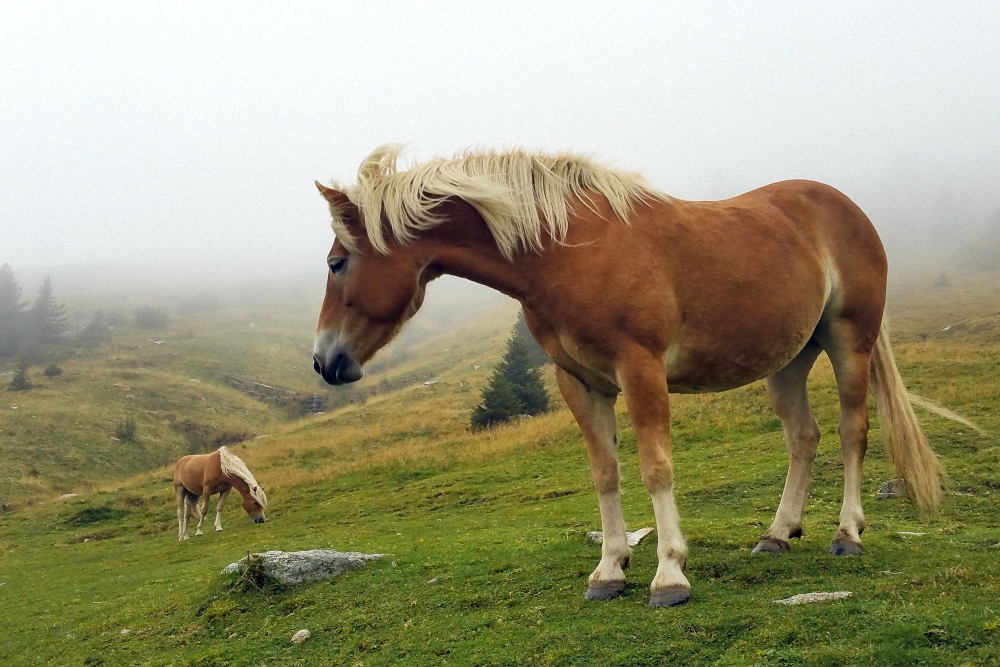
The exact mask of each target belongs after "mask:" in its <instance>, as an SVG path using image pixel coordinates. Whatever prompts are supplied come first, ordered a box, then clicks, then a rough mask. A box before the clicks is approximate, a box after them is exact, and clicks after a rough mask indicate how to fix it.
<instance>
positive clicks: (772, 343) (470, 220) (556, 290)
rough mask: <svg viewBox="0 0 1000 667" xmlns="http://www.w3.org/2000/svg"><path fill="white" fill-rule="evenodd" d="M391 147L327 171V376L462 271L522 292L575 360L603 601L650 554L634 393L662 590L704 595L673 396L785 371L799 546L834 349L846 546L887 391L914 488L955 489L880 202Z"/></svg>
mask: <svg viewBox="0 0 1000 667" xmlns="http://www.w3.org/2000/svg"><path fill="white" fill-rule="evenodd" d="M400 152H401V147H400V146H398V145H386V146H382V147H380V148H378V149H376V150H375V151H374V152H373V153H372V154H371V155H370V156H369V157H367V158H366V159H365V160H364V161H363V162H362V163H361V166H360V168H359V169H358V176H357V184H356V185H353V186H349V187H342V186H338V185H336V184H333V187H326V186H324V185H322V184H320V183H319V182H317V183H316V186H317V188H318V189H319V191H320V193H321V194H322V196H323V197H324V199H325V200H326V202H327V204H328V206H329V210H330V214H331V217H332V228H333V231H334V233H335V239H334V243H333V247H332V249H331V250H330V252H329V254H328V255H327V265H328V268H329V270H328V272H327V278H326V294H325V297H324V300H323V303H322V308H321V311H320V315H319V322H318V326H317V334H316V339H315V346H314V354H313V362H314V363H313V365H314V368H315V370H316V372H318V373H319V374H320V375H321V376H322V377H323V379H324V380H326V381H327V382H328V383H330V384H333V385H340V384H344V383H348V382H355V381H357V380H359V379H360V378H361V377H362V375H363V371H362V368H361V366H362V365H363V364H364V363H365V362H366V361H368V360H369V359H371V357H372V356H373V355H374V354H375V352H376V351H378V350H379V349H380V348H382V347H383V346H384V345H386V344H387V343H388V342H389V341H390V340H391V339H392V338H393V336H395V335H396V333H397V332H398V331H399V330H400V328H401V327H402V325H403V324H404V323H405V322H406V321H407V320H408V319H410V318H411V317H412V316H413V315H414V314H415V313H416V312H417V310H418V309H419V308H420V305H421V303H422V301H423V298H424V293H425V289H426V286H427V284H428V283H429V282H430V281H432V280H434V279H435V278H437V277H439V276H441V275H444V274H450V275H454V276H459V277H462V278H466V279H469V280H472V281H475V282H477V283H480V284H483V285H486V286H489V287H492V288H494V289H496V290H499V291H500V292H502V293H504V294H506V295H507V296H510V297H512V298H514V299H516V300H517V301H519V302H520V303H521V306H522V308H523V312H524V318H525V321H526V323H527V325H528V329H529V330H530V332H531V334H532V336H533V337H534V338H535V339H536V340H537V341H538V343H539V345H540V346H541V347H542V348H543V350H544V351H545V352H546V354H547V355H548V356H549V357H550V358H551V359H552V361H553V362H554V363H555V373H556V379H557V382H558V386H559V389H560V391H561V393H562V395H563V397H564V398H565V400H566V404H567V405H568V406H569V409H570V410H571V411H572V414H573V415H574V417H575V418H576V421H577V422H578V424H579V426H580V428H581V430H582V433H583V439H584V441H585V443H586V447H587V453H588V457H589V461H590V468H591V474H592V478H593V482H594V486H595V489H596V491H597V496H598V505H599V507H600V513H601V525H602V528H603V531H604V541H603V546H602V551H601V559H600V562H599V563H598V565H597V568H596V569H595V570H594V572H593V573H592V574H591V575H590V578H589V581H588V587H587V591H586V594H585V597H586V598H587V599H597V600H605V599H611V598H614V597H617V596H619V595H621V593H622V592H623V591H624V589H625V574H624V570H625V569H627V568H628V567H629V564H630V558H631V552H630V548H629V546H628V543H627V541H626V535H625V521H624V518H623V516H622V509H621V499H620V491H619V468H618V455H617V447H618V437H617V432H616V422H615V410H614V408H615V403H616V400H617V397H618V396H619V394H620V395H621V396H622V397H623V398H624V401H625V406H626V408H627V410H628V412H629V415H630V416H631V422H632V426H633V428H634V431H635V436H636V440H637V447H638V454H639V466H640V471H641V478H642V482H643V484H644V486H645V487H646V489H647V491H648V492H649V494H650V497H651V499H652V504H653V509H654V514H655V518H656V530H657V535H658V542H657V558H658V566H657V570H656V574H655V576H654V577H653V580H652V582H651V584H650V598H649V604H650V605H651V606H667V605H676V604H682V603H684V602H686V601H687V600H688V599H689V597H690V590H691V586H690V583H689V581H688V579H687V578H686V576H685V569H686V564H687V556H688V551H687V546H686V543H685V540H684V537H683V535H682V533H681V530H680V526H679V518H678V511H677V507H676V505H675V503H674V497H673V487H674V465H673V459H672V455H671V436H670V398H669V393H670V392H676V393H693V392H714V391H723V390H727V389H732V388H736V387H740V386H743V385H746V384H749V383H751V382H755V381H758V380H761V379H764V380H765V382H766V387H767V394H768V396H769V399H770V402H771V405H772V406H773V408H774V411H775V412H776V413H777V415H778V417H779V418H780V419H781V423H782V425H783V429H784V436H785V441H786V448H787V451H788V457H789V468H788V473H787V478H786V481H785V485H784V490H783V492H782V495H781V501H780V503H779V505H778V509H777V511H776V513H775V516H774V520H773V521H772V523H771V525H770V527H769V528H768V529H767V531H766V532H764V534H763V535H762V536H761V537H760V539H759V541H758V543H757V545H756V547H755V548H754V552H756V553H768V552H781V551H787V550H788V549H789V548H790V546H789V540H790V539H791V538H795V537H801V536H802V521H803V513H804V509H805V503H806V497H807V495H808V489H809V482H810V477H811V475H812V468H813V459H814V458H815V456H816V449H817V445H818V443H819V439H820V428H819V425H818V424H817V422H816V419H815V418H814V417H813V414H812V411H811V409H810V406H809V398H808V395H807V392H806V379H807V377H808V375H809V372H810V370H811V369H812V367H813V364H814V362H815V361H816V359H817V357H818V356H819V354H820V353H821V352H826V354H827V356H828V357H829V359H830V361H831V363H832V365H833V370H834V373H835V376H836V383H837V393H838V398H839V402H840V411H841V412H840V424H839V436H840V443H841V449H842V452H843V457H844V496H843V504H842V508H841V511H840V522H839V526H838V528H837V531H836V533H835V534H834V536H833V540H832V543H831V547H830V553H831V554H834V555H853V554H861V553H862V551H863V547H862V544H861V539H860V535H861V533H862V531H863V530H864V527H865V523H864V513H863V511H862V506H861V468H862V463H863V460H864V456H865V452H866V450H867V447H868V427H869V424H868V409H867V402H866V399H867V393H868V391H869V388H871V391H872V393H873V394H874V395H875V398H876V402H877V405H878V411H879V415H880V419H881V420H882V423H883V432H885V433H887V440H888V444H889V448H890V450H891V454H892V459H893V460H894V462H895V465H896V467H897V470H898V472H899V474H900V476H901V477H902V478H903V479H904V480H905V482H906V489H907V492H908V495H909V497H910V500H911V501H912V502H913V504H914V505H915V506H916V507H917V508H918V509H919V510H921V511H923V512H933V511H934V510H935V509H936V508H937V507H938V505H939V504H940V502H941V493H942V492H941V485H940V479H939V475H940V471H939V463H938V461H937V459H936V457H935V455H934V453H933V451H932V450H931V448H930V447H929V445H928V443H927V440H926V438H925V437H924V435H923V433H922V432H921V429H920V426H919V425H918V423H917V420H916V417H915V415H914V413H913V410H912V408H911V406H910V403H909V401H908V399H907V392H906V389H905V386H904V384H903V381H902V378H901V377H900V374H899V372H898V370H897V368H896V365H895V361H894V359H893V354H892V348H891V346H890V344H889V335H888V330H887V325H886V320H885V318H884V316H883V313H884V309H885V294H886V276H887V270H888V269H887V260H886V255H885V252H884V250H883V247H882V243H881V241H880V239H879V237H878V234H877V233H876V231H875V229H874V227H873V226H872V223H871V222H870V221H869V219H868V217H867V216H866V215H865V214H864V213H863V212H862V211H861V209H860V208H859V207H858V206H857V205H855V204H854V203H853V202H852V201H851V200H850V199H848V198H847V196H845V195H844V194H842V193H841V192H839V191H838V190H836V189H834V188H833V187H830V186H827V185H823V184H821V183H817V182H812V181H805V180H795V181H784V182H780V183H774V184H772V185H768V186H765V187H762V188H759V189H757V190H753V191H751V192H748V193H746V194H743V195H740V196H737V197H735V198H732V199H727V200H724V201H685V200H680V199H676V198H674V197H671V196H669V195H666V194H664V193H662V192H660V191H659V190H657V189H656V188H654V187H653V186H652V185H651V184H649V183H648V182H647V181H646V180H645V179H644V178H643V177H642V176H641V175H639V174H637V173H630V172H624V171H618V170H614V169H610V168H607V167H604V166H602V165H600V164H598V163H596V162H595V161H593V160H591V159H589V158H584V157H580V156H575V155H572V154H555V155H546V154H533V153H527V152H523V151H511V152H480V153H465V154H463V155H460V156H458V157H456V158H453V159H444V158H438V159H434V160H431V161H429V162H426V163H423V164H418V165H414V166H412V167H410V168H408V169H400V168H398V167H397V161H398V157H399V154H400Z"/></svg>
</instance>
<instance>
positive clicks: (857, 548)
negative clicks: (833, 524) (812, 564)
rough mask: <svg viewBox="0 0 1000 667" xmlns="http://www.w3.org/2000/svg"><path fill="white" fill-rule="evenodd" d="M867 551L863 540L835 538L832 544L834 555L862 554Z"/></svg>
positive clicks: (831, 548) (831, 549)
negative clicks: (862, 542) (852, 540)
mask: <svg viewBox="0 0 1000 667" xmlns="http://www.w3.org/2000/svg"><path fill="white" fill-rule="evenodd" d="M864 552H865V548H864V547H863V546H861V542H850V541H848V540H834V541H833V544H832V545H831V546H830V553H831V554H833V555H834V556H860V555H861V554H863V553H864Z"/></svg>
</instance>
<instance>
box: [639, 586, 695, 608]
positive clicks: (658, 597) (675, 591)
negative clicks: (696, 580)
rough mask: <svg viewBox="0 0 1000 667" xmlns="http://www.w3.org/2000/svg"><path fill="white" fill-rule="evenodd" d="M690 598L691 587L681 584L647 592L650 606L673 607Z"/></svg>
mask: <svg viewBox="0 0 1000 667" xmlns="http://www.w3.org/2000/svg"><path fill="white" fill-rule="evenodd" d="M690 598H691V589H690V588H684V587H683V586H671V587H670V588H664V589H663V590H659V591H653V592H652V593H650V594H649V606H650V607H675V606H677V605H679V604H684V603H685V602H687V601H688V600H689V599H690Z"/></svg>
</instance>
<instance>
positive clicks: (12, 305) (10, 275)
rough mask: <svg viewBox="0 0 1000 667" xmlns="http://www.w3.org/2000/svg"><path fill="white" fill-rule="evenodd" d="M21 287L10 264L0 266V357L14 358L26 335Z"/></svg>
mask: <svg viewBox="0 0 1000 667" xmlns="http://www.w3.org/2000/svg"><path fill="white" fill-rule="evenodd" d="M24 308H25V305H24V303H22V302H21V286H20V285H18V284H17V278H16V277H14V270H13V269H12V268H10V265H9V264H4V265H3V266H0V357H12V356H14V354H16V353H17V345H18V343H20V342H21V337H22V336H23V334H24V317H25V312H24Z"/></svg>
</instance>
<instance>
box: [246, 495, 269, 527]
mask: <svg viewBox="0 0 1000 667" xmlns="http://www.w3.org/2000/svg"><path fill="white" fill-rule="evenodd" d="M243 510H244V511H245V512H246V513H247V514H248V515H249V516H250V518H251V519H253V522H254V523H264V506H263V505H261V504H260V503H259V502H257V499H256V498H254V494H253V493H248V494H246V495H245V496H243Z"/></svg>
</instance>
